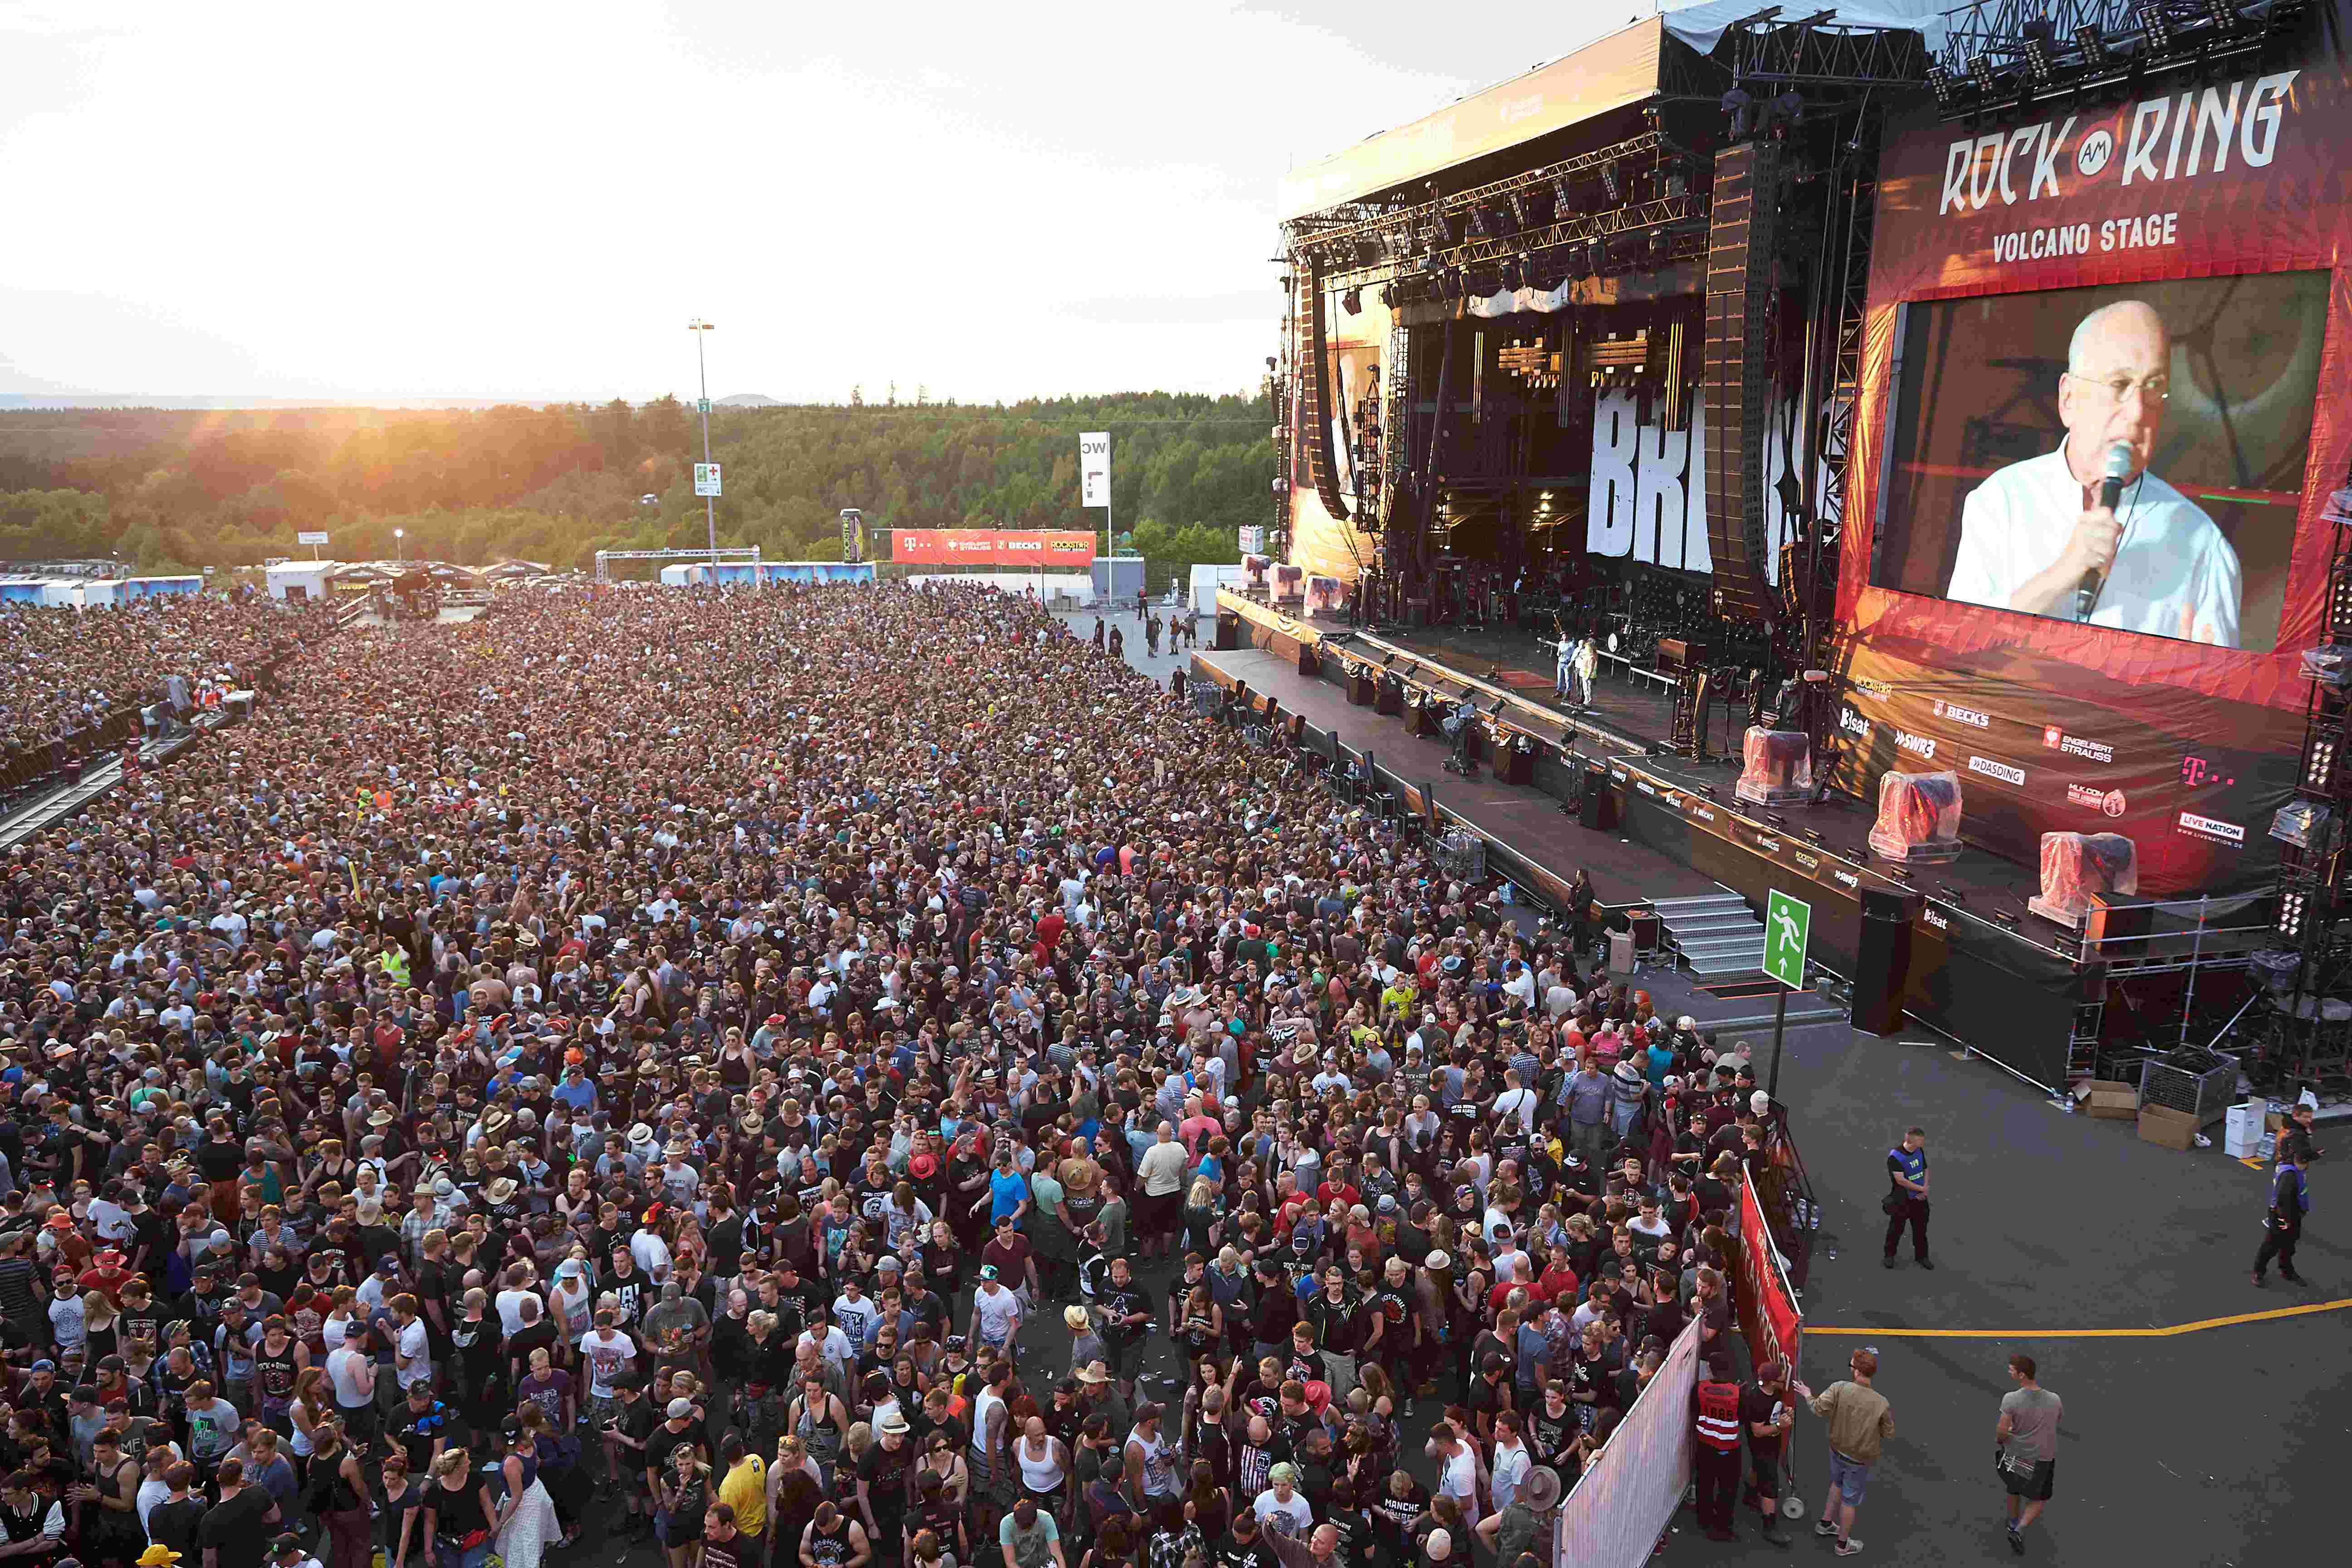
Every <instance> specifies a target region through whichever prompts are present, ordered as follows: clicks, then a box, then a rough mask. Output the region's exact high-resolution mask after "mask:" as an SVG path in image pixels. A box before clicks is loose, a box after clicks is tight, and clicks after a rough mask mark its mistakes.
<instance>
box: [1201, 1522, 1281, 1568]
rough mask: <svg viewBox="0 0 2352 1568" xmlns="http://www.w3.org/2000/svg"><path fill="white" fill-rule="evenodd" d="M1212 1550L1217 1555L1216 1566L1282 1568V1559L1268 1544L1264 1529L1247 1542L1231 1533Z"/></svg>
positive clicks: (1217, 1567)
mask: <svg viewBox="0 0 2352 1568" xmlns="http://www.w3.org/2000/svg"><path fill="white" fill-rule="evenodd" d="M1212 1550H1213V1552H1214V1553H1215V1556H1216V1568H1280V1562H1281V1560H1280V1559H1279V1558H1277V1557H1276V1556H1275V1554H1274V1548H1273V1547H1271V1546H1268V1545H1267V1544H1266V1542H1265V1531H1263V1530H1260V1531H1255V1532H1254V1533H1253V1534H1252V1535H1251V1536H1250V1538H1249V1540H1248V1541H1246V1542H1244V1541H1240V1540H1237V1539H1235V1538H1234V1536H1233V1535H1231V1534H1230V1533H1229V1534H1227V1535H1225V1536H1224V1537H1223V1538H1222V1539H1221V1540H1219V1541H1218V1542H1217V1543H1216V1545H1215V1547H1213V1549H1212Z"/></svg>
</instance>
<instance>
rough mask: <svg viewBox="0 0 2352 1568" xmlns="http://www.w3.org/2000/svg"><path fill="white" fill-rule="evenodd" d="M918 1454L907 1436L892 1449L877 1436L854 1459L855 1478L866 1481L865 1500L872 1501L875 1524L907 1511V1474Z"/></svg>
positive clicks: (913, 1465) (911, 1470) (910, 1471)
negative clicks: (863, 1454) (863, 1453)
mask: <svg viewBox="0 0 2352 1568" xmlns="http://www.w3.org/2000/svg"><path fill="white" fill-rule="evenodd" d="M917 1458H919V1456H918V1455H917V1454H916V1452H915V1445H914V1442H913V1440H912V1438H911V1436H909V1439H908V1441H906V1442H903V1443H901V1444H899V1445H898V1451H897V1452H896V1453H893V1452H892V1451H891V1450H890V1447H889V1445H887V1443H885V1442H884V1441H883V1440H882V1439H881V1438H879V1437H877V1438H876V1439H875V1440H874V1446H873V1447H870V1448H868V1449H866V1457H865V1458H862V1459H860V1460H858V1461H857V1479H859V1480H861V1481H863V1482H865V1483H866V1500H867V1501H868V1502H869V1503H871V1504H872V1505H873V1509H874V1519H875V1522H876V1523H877V1524H879V1523H882V1522H884V1521H887V1520H889V1519H892V1518H894V1517H897V1516H898V1515H902V1514H904V1513H905V1512H906V1511H907V1506H908V1505H907V1478H908V1476H909V1475H911V1474H913V1472H914V1468H915V1462H916V1460H917Z"/></svg>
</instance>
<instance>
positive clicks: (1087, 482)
mask: <svg viewBox="0 0 2352 1568" xmlns="http://www.w3.org/2000/svg"><path fill="white" fill-rule="evenodd" d="M1078 504H1079V505H1080V506H1099V507H1108V506H1109V505H1110V432H1109V431H1108V430H1097V431H1094V432H1092V433H1091V434H1086V435H1081V436H1080V437H1078Z"/></svg>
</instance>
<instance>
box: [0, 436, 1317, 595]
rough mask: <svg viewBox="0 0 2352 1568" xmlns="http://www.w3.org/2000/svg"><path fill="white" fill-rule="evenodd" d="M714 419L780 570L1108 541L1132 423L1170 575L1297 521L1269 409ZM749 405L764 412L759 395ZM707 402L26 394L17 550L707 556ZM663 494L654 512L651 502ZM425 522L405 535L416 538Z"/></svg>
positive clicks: (1136, 483)
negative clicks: (1259, 532)
mask: <svg viewBox="0 0 2352 1568" xmlns="http://www.w3.org/2000/svg"><path fill="white" fill-rule="evenodd" d="M726 401H727V406H724V407H719V408H714V409H713V410H712V413H711V416H710V454H711V457H712V458H714V459H716V460H717V461H719V462H720V463H722V464H723V465H725V468H726V474H727V492H726V494H725V496H723V497H722V498H721V499H720V500H719V505H718V507H717V509H716V510H717V521H718V525H719V539H720V542H722V543H728V544H756V545H758V546H760V547H761V551H762V552H763V553H764V554H765V555H766V556H767V557H768V558H769V559H771V560H778V561H805V560H813V559H815V558H817V557H818V556H820V555H822V554H823V553H824V551H825V549H826V547H827V546H828V545H829V546H830V547H831V548H832V549H833V550H835V551H838V550H839V548H840V541H841V521H840V513H841V510H842V509H843V508H844V507H853V506H854V507H858V508H861V509H863V510H864V512H865V514H866V524H867V526H868V527H869V528H875V529H887V528H958V527H990V528H1003V527H1014V528H1048V529H1070V530H1075V531H1094V530H1096V529H1098V528H1099V527H1100V526H1101V524H1102V521H1103V519H1102V514H1101V511H1100V509H1093V510H1088V509H1085V508H1082V507H1081V506H1080V505H1079V504H1078V502H1079V486H1078V437H1079V436H1080V434H1081V433H1082V432H1086V431H1090V430H1108V431H1109V432H1110V437H1111V442H1112V446H1113V450H1114V452H1115V453H1116V455H1117V462H1116V464H1115V466H1114V467H1113V468H1112V483H1113V487H1114V495H1113V500H1114V502H1115V504H1114V506H1113V507H1112V509H1111V510H1112V514H1113V515H1114V516H1115V517H1116V518H1117V520H1118V527H1119V530H1120V531H1122V532H1127V533H1131V534H1132V535H1133V539H1132V544H1133V546H1134V548H1135V549H1136V550H1137V551H1138V552H1140V553H1142V554H1143V555H1145V556H1146V557H1147V558H1148V559H1150V562H1151V563H1152V564H1151V568H1150V570H1151V572H1152V573H1153V574H1155V575H1154V584H1155V585H1157V584H1159V583H1160V582H1161V581H1164V577H1163V576H1161V575H1160V574H1178V575H1181V574H1182V573H1183V571H1185V570H1186V569H1188V568H1189V566H1190V564H1191V563H1198V562H1202V561H1216V562H1231V561H1233V560H1234V559H1235V558H1236V555H1237V553H1238V540H1237V538H1236V535H1235V529H1236V528H1237V527H1239V526H1240V525H1242V524H1246V523H1255V522H1263V521H1265V519H1266V517H1267V515H1268V513H1269V512H1270V510H1271V500H1270V499H1269V498H1270V496H1271V494H1272V491H1271V489H1270V488H1269V487H1270V486H1271V485H1272V483H1273V480H1274V477H1275V460H1276V456H1277V455H1278V454H1277V453H1276V447H1275V446H1274V444H1273V443H1272V442H1270V441H1268V440H1267V439H1266V435H1265V432H1266V428H1267V426H1269V425H1270V424H1271V423H1272V422H1273V410H1272V409H1271V408H1269V407H1268V406H1267V405H1266V402H1265V398H1264V396H1263V395H1260V396H1258V397H1255V398H1243V397H1238V396H1234V397H1222V398H1218V397H1207V396H1201V395H1190V394H1169V393H1123V394H1117V395H1109V396H1092V397H1060V398H1049V399H1032V400H1029V401H1026V402H1021V403H1014V404H1007V405H993V406H962V407H959V406H956V405H950V404H923V405H913V404H898V405H868V404H859V403H852V404H849V405H838V404H835V405H807V404H783V405H777V404H776V403H775V401H774V400H773V399H772V398H768V397H765V396H761V395H757V394H739V395H736V396H733V397H730V398H728V399H727V400H726ZM747 403H753V404H758V405H762V406H751V407H746V406H744V405H745V404H747ZM701 456H702V439H701V431H700V429H699V427H698V420H697V418H696V416H695V413H694V405H692V404H691V403H686V402H681V401H679V400H678V399H677V398H674V397H660V398H656V399H654V400H653V401H652V402H649V403H645V404H641V405H630V404H628V403H626V402H624V401H622V400H619V399H614V400H613V401H611V402H608V403H605V404H602V405H596V406H590V405H586V404H566V405H560V406H555V407H548V408H527V407H522V406H518V405H499V406H498V407H494V408H489V409H486V410H481V411H479V412H476V411H472V410H464V409H446V410H425V409H389V408H351V407H341V408H337V407H310V408H259V409H244V410H235V411H215V410H205V409H160V408H140V409H119V408H82V409H70V410H69V409H55V408H49V409H42V408H26V407H9V406H6V405H0V559H5V558H12V557H16V558H29V557H39V558H43V559H48V558H67V557H72V558H77V559H79V558H84V557H93V556H104V555H106V554H108V553H109V552H118V553H120V554H121V557H122V558H123V559H124V560H125V561H132V562H136V563H138V565H139V568H140V570H141V571H142V572H156V571H164V570H173V571H179V570H184V569H186V568H188V567H192V566H212V565H219V566H238V565H245V564H248V563H253V562H257V561H261V560H265V559H267V558H268V557H269V556H272V555H284V554H288V553H289V552H292V551H293V549H294V545H295V535H296V534H297V533H298V532H300V531H311V530H316V531H321V532H325V533H327V534H329V535H330V536H331V538H332V540H333V542H334V543H333V548H334V550H335V552H337V553H338V554H339V555H341V556H342V557H343V558H344V559H346V560H354V561H366V560H374V559H378V558H386V557H394V556H398V555H401V554H406V555H407V556H408V557H409V558H410V559H412V560H414V559H418V558H425V559H431V560H436V561H453V562H459V563H467V564H478V563H485V562H489V561H495V560H497V559H499V557H501V556H508V555H519V556H521V557H523V558H525V559H527V560H531V561H546V562H551V563H555V564H558V565H561V566H566V567H570V566H578V565H584V564H586V563H589V562H590V561H593V559H594V555H595V552H596V551H598V550H600V549H646V548H653V547H656V546H669V547H676V546H687V545H698V544H699V543H700V542H702V541H703V540H704V539H705V538H706V537H707V536H706V533H705V529H706V527H707V524H706V523H705V521H704V510H703V505H702V502H701V501H700V500H698V499H697V498H696V496H695V494H694V489H693V478H694V473H693V468H694V464H695V462H696V461H698V460H699V459H700V458H701ZM647 496H652V497H653V498H655V499H654V500H653V502H652V503H651V504H647V503H646V500H645V498H646V497H647ZM395 528H398V529H401V530H403V531H404V534H405V540H404V542H403V541H401V540H395V539H394V537H393V531H394V529H395Z"/></svg>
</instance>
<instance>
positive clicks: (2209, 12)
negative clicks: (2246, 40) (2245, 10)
mask: <svg viewBox="0 0 2352 1568" xmlns="http://www.w3.org/2000/svg"><path fill="white" fill-rule="evenodd" d="M2205 19H2206V20H2207V21H2209V22H2210V23H2212V24H2213V31H2214V32H2216V33H2234V32H2236V31H2237V30H2238V25H2239V23H2240V22H2241V21H2242V20H2243V18H2242V17H2241V16H2239V15H2238V8H2237V7H2236V6H2235V5H2231V4H2230V0H2205Z"/></svg>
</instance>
